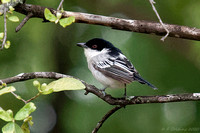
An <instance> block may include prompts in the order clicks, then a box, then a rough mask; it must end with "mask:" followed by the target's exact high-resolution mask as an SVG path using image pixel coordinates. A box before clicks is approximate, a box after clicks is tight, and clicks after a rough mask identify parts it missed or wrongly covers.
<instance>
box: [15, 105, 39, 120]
mask: <svg viewBox="0 0 200 133" xmlns="http://www.w3.org/2000/svg"><path fill="white" fill-rule="evenodd" d="M35 110H36V106H35V104H34V103H32V102H30V103H27V104H26V105H24V107H22V108H21V109H20V110H19V111H18V112H17V114H16V115H15V120H24V119H25V118H26V117H28V116H29V115H30V114H31V113H32V112H34V111H35Z"/></svg>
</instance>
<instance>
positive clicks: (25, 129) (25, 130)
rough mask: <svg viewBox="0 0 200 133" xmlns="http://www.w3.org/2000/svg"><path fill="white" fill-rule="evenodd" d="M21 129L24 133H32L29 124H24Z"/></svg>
mask: <svg viewBox="0 0 200 133" xmlns="http://www.w3.org/2000/svg"><path fill="white" fill-rule="evenodd" d="M21 129H22V130H23V132H24V133H30V129H29V125H28V122H24V123H23V124H22V126H21Z"/></svg>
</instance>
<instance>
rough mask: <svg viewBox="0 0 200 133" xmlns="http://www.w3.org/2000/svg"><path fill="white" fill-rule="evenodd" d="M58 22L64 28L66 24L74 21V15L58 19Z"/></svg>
mask: <svg viewBox="0 0 200 133" xmlns="http://www.w3.org/2000/svg"><path fill="white" fill-rule="evenodd" d="M59 22H60V25H61V26H62V27H64V28H65V27H66V26H68V25H70V24H72V23H74V22H75V17H74V16H71V17H68V18H63V19H60V20H59Z"/></svg>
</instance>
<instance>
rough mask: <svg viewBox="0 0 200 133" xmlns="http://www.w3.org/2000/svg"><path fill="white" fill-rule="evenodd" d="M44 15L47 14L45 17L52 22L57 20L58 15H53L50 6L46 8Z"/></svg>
mask: <svg viewBox="0 0 200 133" xmlns="http://www.w3.org/2000/svg"><path fill="white" fill-rule="evenodd" d="M44 16H45V19H46V20H49V21H50V22H55V21H56V20H57V17H56V16H55V15H53V14H52V13H51V11H50V10H49V9H48V8H45V10H44Z"/></svg>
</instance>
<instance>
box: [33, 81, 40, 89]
mask: <svg viewBox="0 0 200 133" xmlns="http://www.w3.org/2000/svg"><path fill="white" fill-rule="evenodd" d="M33 86H35V87H38V88H40V82H39V81H37V80H34V81H33Z"/></svg>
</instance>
